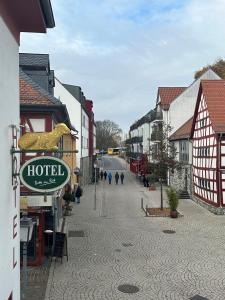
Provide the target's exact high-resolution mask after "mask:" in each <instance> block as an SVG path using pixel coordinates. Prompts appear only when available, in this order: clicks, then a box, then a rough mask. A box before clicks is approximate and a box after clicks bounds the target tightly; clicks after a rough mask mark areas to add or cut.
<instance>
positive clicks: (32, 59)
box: [19, 53, 49, 68]
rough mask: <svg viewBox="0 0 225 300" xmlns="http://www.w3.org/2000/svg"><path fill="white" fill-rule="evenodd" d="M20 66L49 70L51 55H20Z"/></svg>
mask: <svg viewBox="0 0 225 300" xmlns="http://www.w3.org/2000/svg"><path fill="white" fill-rule="evenodd" d="M19 65H20V66H21V67H31V66H32V67H45V68H49V54H38V53H20V54H19Z"/></svg>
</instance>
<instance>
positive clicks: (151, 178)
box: [148, 174, 156, 191]
mask: <svg viewBox="0 0 225 300" xmlns="http://www.w3.org/2000/svg"><path fill="white" fill-rule="evenodd" d="M148 182H149V191H155V190H156V187H155V182H156V177H155V175H154V174H150V175H148Z"/></svg>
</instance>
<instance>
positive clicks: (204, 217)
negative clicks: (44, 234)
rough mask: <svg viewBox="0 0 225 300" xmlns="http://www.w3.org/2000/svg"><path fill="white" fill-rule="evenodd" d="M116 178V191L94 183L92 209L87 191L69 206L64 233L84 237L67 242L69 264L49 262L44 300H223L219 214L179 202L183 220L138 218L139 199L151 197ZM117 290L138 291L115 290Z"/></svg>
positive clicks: (155, 202) (223, 238)
mask: <svg viewBox="0 0 225 300" xmlns="http://www.w3.org/2000/svg"><path fill="white" fill-rule="evenodd" d="M124 173H125V184H124V186H122V185H118V186H116V185H115V184H114V183H113V184H112V185H108V183H107V182H100V183H99V184H98V185H97V209H96V210H93V207H94V185H91V186H88V187H87V188H86V189H85V191H84V195H83V197H82V199H81V204H79V205H77V204H74V208H73V213H72V215H71V216H69V217H68V218H67V221H68V231H69V233H71V231H83V232H84V237H69V238H68V246H69V261H68V262H67V261H66V259H64V260H63V263H62V264H61V262H60V260H59V261H58V262H53V263H52V266H51V270H50V276H49V281H48V287H47V292H46V298H45V299H46V300H53V299H54V300H73V299H74V300H107V299H108V300H125V299H127V300H128V299H133V300H134V299H135V300H136V299H139V300H151V299H152V300H164V299H171V300H172V299H174V300H175V299H176V300H187V299H191V298H192V297H194V296H195V295H200V296H202V297H205V298H206V299H210V300H216V299H217V300H223V299H225V234H224V232H225V218H224V216H214V215H212V214H211V213H209V212H208V211H207V210H205V209H203V208H202V207H200V206H198V205H196V204H195V203H194V202H192V201H191V200H182V201H181V202H180V206H179V211H180V212H181V213H182V214H183V215H184V216H183V217H180V218H178V219H170V218H160V217H145V216H144V212H143V211H142V210H141V209H140V199H141V198H142V197H143V198H144V202H145V204H148V205H149V206H155V207H156V206H159V201H160V194H159V191H156V192H150V191H148V190H147V189H145V188H144V187H142V186H141V184H140V183H139V182H137V180H136V178H135V176H133V175H131V174H130V173H129V172H128V171H125V172H124ZM163 230H174V231H175V233H174V234H165V233H163ZM122 284H130V285H134V286H137V287H138V288H139V291H138V292H137V293H134V294H128V293H123V292H120V291H119V290H118V286H119V285H122ZM205 298H196V299H205Z"/></svg>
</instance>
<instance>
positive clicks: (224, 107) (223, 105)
mask: <svg viewBox="0 0 225 300" xmlns="http://www.w3.org/2000/svg"><path fill="white" fill-rule="evenodd" d="M201 87H202V93H203V95H204V96H205V101H206V105H207V108H208V112H209V118H210V120H211V122H212V127H213V129H214V131H215V132H216V133H221V132H225V80H202V81H201Z"/></svg>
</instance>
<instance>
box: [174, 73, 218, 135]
mask: <svg viewBox="0 0 225 300" xmlns="http://www.w3.org/2000/svg"><path fill="white" fill-rule="evenodd" d="M202 79H220V77H219V76H218V75H217V74H216V73H214V72H213V71H212V70H208V71H206V72H205V73H204V74H203V75H202V76H201V77H200V78H199V79H198V80H196V81H194V82H193V83H192V84H191V85H190V86H189V87H188V88H187V89H186V90H185V91H184V92H183V93H182V94H181V95H180V96H178V97H177V98H176V99H175V100H174V101H173V102H172V103H171V104H170V109H169V122H170V125H171V126H172V131H171V133H170V134H173V133H174V132H175V131H176V130H177V129H179V128H180V127H181V126H182V125H183V124H184V123H185V122H186V121H188V120H189V119H190V118H191V117H193V115H194V110H195V104H196V101H197V96H198V90H199V84H200V81H201V80H202Z"/></svg>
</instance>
